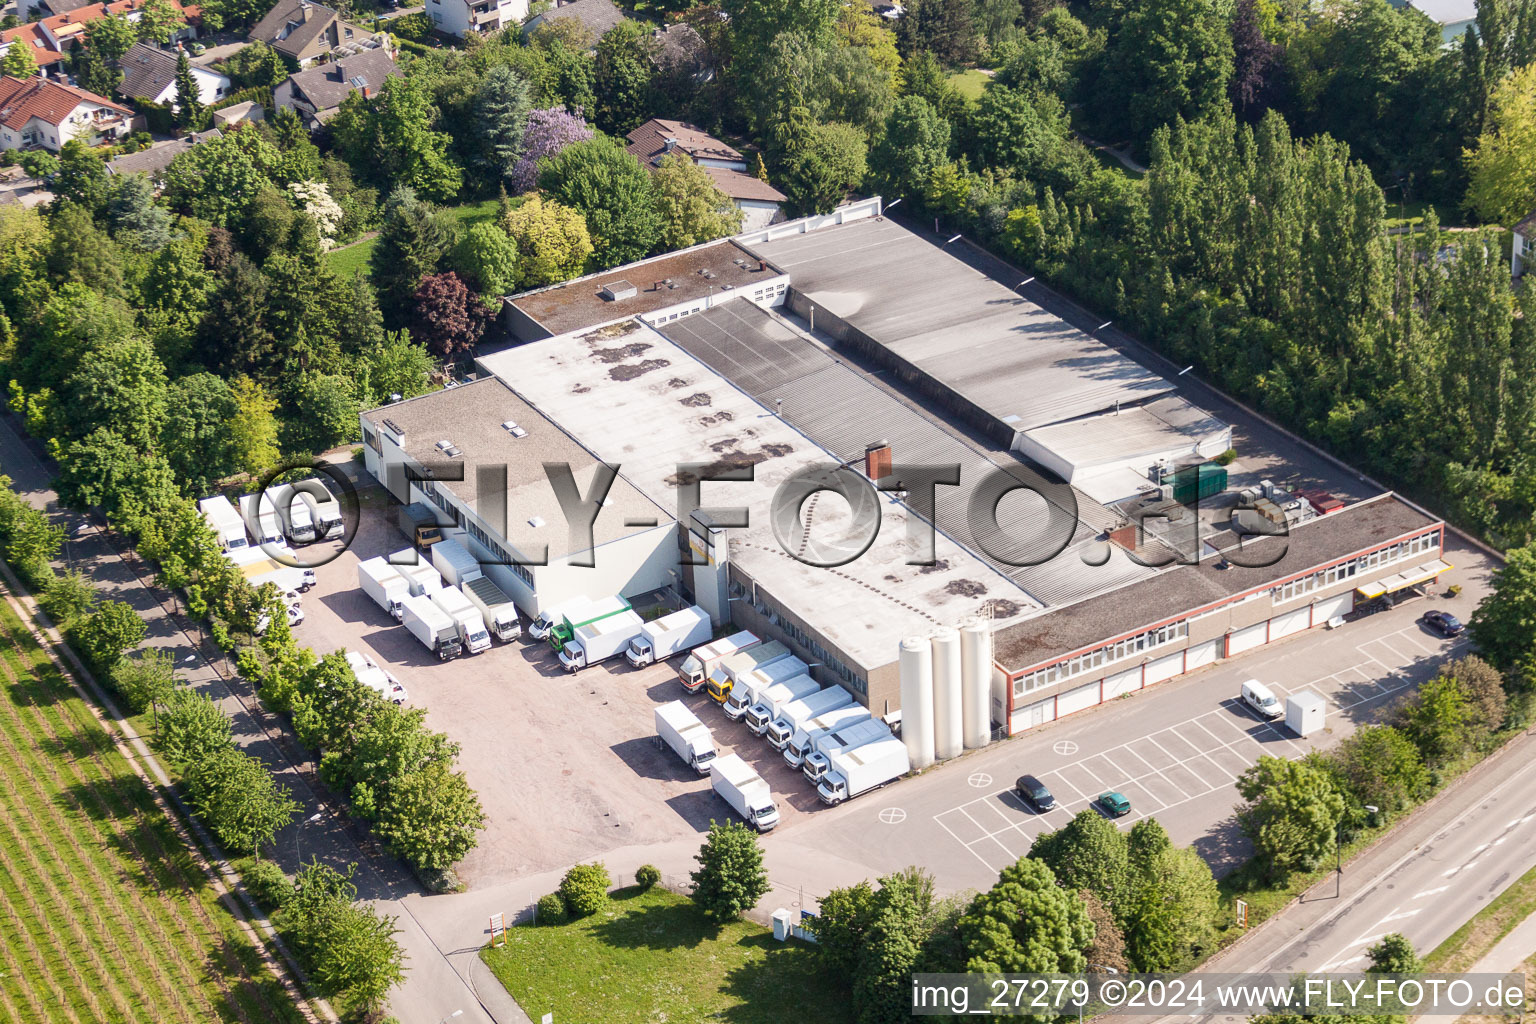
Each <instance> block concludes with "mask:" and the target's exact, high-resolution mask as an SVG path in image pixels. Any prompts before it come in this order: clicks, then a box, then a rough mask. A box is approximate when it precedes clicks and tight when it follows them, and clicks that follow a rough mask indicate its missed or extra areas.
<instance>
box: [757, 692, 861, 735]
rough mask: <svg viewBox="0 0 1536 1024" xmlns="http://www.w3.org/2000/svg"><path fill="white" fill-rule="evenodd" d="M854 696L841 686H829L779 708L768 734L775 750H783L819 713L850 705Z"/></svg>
mask: <svg viewBox="0 0 1536 1024" xmlns="http://www.w3.org/2000/svg"><path fill="white" fill-rule="evenodd" d="M852 703H853V696H852V695H851V694H850V693H849V692H848V691H847V690H845V689H843V688H842V687H841V686H829V687H827V688H826V689H825V690H817V691H816V692H815V693H812V694H809V695H808V696H805V697H801V698H800V699H799V700H792V701H790V702H789V703H788V704H786V705H784V706H783V707H782V708H780V709H779V713H778V714H777V715H775V716H774V719H773V721H771V722H769V723H768V728H767V730H766V735H767V737H768V742H769V743H771V744H772V745H773V749H774V750H783V749H784V747H785V746H786V745H787V744H788V743H789V741H790V738H791V737H792V736H794V734H795V732H796V731H797V730H799V729H800V727H801V726H803V725H805V723H806V722H809V721H810V720H811V719H813V718H815V717H816V716H817V715H824V714H826V713H827V712H829V711H836V710H837V709H838V708H845V707H848V706H849V705H850V704H852Z"/></svg>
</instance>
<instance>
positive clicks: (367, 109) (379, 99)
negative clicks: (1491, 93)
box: [331, 75, 463, 202]
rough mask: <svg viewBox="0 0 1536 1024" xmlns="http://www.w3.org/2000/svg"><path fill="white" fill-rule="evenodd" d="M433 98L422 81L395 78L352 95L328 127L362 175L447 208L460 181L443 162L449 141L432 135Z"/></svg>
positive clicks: (454, 169)
mask: <svg viewBox="0 0 1536 1024" xmlns="http://www.w3.org/2000/svg"><path fill="white" fill-rule="evenodd" d="M432 124H433V107H432V97H431V95H430V94H429V92H428V85H427V82H426V81H425V79H424V78H423V77H421V76H416V75H395V76H391V77H389V78H386V79H385V80H384V84H383V85H382V86H380V88H379V90H378V92H377V93H376V94H374V95H373V96H371V97H366V98H365V97H364V96H363V94H362V93H361V92H354V93H352V94H351V95H350V96H348V97H347V98H346V100H344V101H343V102H342V104H341V109H340V110H339V111H338V112H337V114H336V116H335V118H334V119H332V121H331V130H332V132H333V133H334V136H335V139H336V144H337V146H338V147H339V148H340V150H341V151H342V153H344V154H345V155H346V157H347V160H348V162H349V163H351V164H352V166H353V167H354V168H356V169H358V171H359V173H361V172H362V171H363V170H364V169H366V170H368V171H370V172H371V173H372V176H373V177H375V178H377V179H379V180H382V181H390V182H394V183H397V184H400V185H407V186H409V187H410V188H412V189H414V190H415V191H416V192H417V193H419V194H420V195H422V196H424V197H426V198H427V199H432V200H436V201H439V202H447V201H449V200H451V199H454V198H455V197H457V196H458V194H459V189H460V187H461V186H462V184H463V176H462V174H461V173H460V171H459V168H458V166H457V165H455V164H454V163H453V161H452V160H450V159H449V157H448V141H449V137H448V135H446V134H445V133H443V132H439V131H434V130H433V128H432Z"/></svg>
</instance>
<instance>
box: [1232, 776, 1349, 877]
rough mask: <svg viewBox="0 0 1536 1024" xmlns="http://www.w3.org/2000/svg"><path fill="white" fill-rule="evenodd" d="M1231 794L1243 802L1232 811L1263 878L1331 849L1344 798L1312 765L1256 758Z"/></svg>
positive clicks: (1306, 863)
mask: <svg viewBox="0 0 1536 1024" xmlns="http://www.w3.org/2000/svg"><path fill="white" fill-rule="evenodd" d="M1237 791H1238V793H1239V794H1241V795H1242V798H1243V799H1244V800H1246V801H1248V802H1247V803H1246V804H1245V805H1243V806H1240V807H1239V808H1238V810H1237V821H1238V825H1239V826H1240V827H1241V828H1242V830H1243V834H1244V835H1246V836H1247V837H1248V839H1249V841H1250V842H1252V843H1253V846H1254V851H1255V852H1256V853H1257V855H1258V856H1259V858H1260V862H1261V863H1262V864H1264V866H1265V875H1266V876H1268V877H1271V878H1274V877H1283V876H1285V875H1286V874H1288V873H1289V872H1291V871H1293V870H1296V869H1298V868H1300V869H1305V868H1310V867H1311V866H1312V865H1314V864H1316V863H1317V862H1318V861H1319V860H1321V859H1322V857H1323V856H1324V855H1325V854H1326V853H1327V852H1328V851H1329V850H1331V849H1332V848H1333V845H1334V843H1335V841H1336V838H1335V834H1334V833H1335V830H1336V829H1337V828H1338V824H1339V822H1340V820H1341V819H1342V818H1343V817H1344V798H1343V797H1342V796H1340V795H1339V793H1338V791H1337V790H1336V789H1334V786H1333V781H1332V780H1331V779H1330V778H1329V777H1328V775H1327V773H1326V772H1325V771H1324V770H1323V769H1321V768H1319V767H1318V766H1316V765H1313V764H1311V763H1308V762H1306V761H1291V760H1287V759H1286V758H1283V757H1268V756H1265V757H1261V758H1259V760H1258V763H1257V764H1255V765H1253V766H1251V767H1250V768H1249V769H1248V770H1247V771H1245V772H1243V774H1242V775H1240V776H1238V779H1237Z"/></svg>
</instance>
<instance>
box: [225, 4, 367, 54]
mask: <svg viewBox="0 0 1536 1024" xmlns="http://www.w3.org/2000/svg"><path fill="white" fill-rule="evenodd" d="M247 38H249V39H250V41H251V42H253V43H254V42H258V41H259V42H263V43H266V44H267V45H268V46H270V47H272V48H273V49H274V50H276V51H277V52H278V53H280V54H282V55H283V56H284V57H288V58H290V59H291V60H293V61H295V62H296V63H297V64H298V65H299V67H301V68H304V67H308V66H309V65H311V64H313V63H315V61H317V60H319V59H320V58H322V57H325V56H327V55H329V54H331V53H333V52H337V53H342V54H347V53H357V52H359V51H361V50H365V49H370V48H373V47H378V46H383V45H384V44H385V43H387V42H388V36H387V35H386V34H385V33H382V32H380V33H374V32H370V31H369V30H368V29H366V28H363V27H362V26H361V25H354V24H352V23H351V22H350V21H344V20H342V17H341V15H339V14H337V13H336V12H335V11H333V10H331V9H330V8H329V7H325V6H323V5H321V4H317V3H312V2H311V0H278V2H277V6H275V7H273V8H272V9H271V10H270V11H268V12H267V13H266V14H265V15H263V16H262V19H261V20H260V21H258V22H257V23H256V26H255V27H254V28H252V29H251V33H250V35H249V36H248V37H247Z"/></svg>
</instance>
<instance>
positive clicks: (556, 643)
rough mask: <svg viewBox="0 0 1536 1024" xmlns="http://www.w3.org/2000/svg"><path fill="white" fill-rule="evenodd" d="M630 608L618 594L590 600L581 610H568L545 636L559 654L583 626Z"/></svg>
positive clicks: (619, 613) (631, 635)
mask: <svg viewBox="0 0 1536 1024" xmlns="http://www.w3.org/2000/svg"><path fill="white" fill-rule="evenodd" d="M629 610H630V609H629V602H628V601H626V600H624V599H623V598H622V597H619V596H618V595H614V596H613V597H603V598H599V599H598V600H596V601H589V602H587V604H585V605H583V606H582V607H581V608H580V609H579V610H577V611H574V612H571V611H568V612H566V613H565V614H564V615H562V616H561V617H560V618H559V619H558V620H556V622H555V624H554V626H553V627H552V628H551V629H550V631H549V636H547V637H545V639H546V640H548V641H549V646H551V647H553V648H554V649H555V653H557V654H558V653H559V652H560V651H562V650H564V649H565V645H566V644H568V643H570V642H571V638H572V637H574V636H575V635H576V631H577V630H578V629H580V628H581V627H582V626H590V625H592V624H593V623H595V622H601V621H602V620H603V619H606V618H608V617H609V616H610V615H622V614H623V613H625V612H627V611H629ZM633 637H634V634H630V637H629V639H633ZM629 639H626V640H625V641H624V642H625V643H626V644H628V643H629ZM614 653H615V654H617V653H619V652H618V651H615V652H614Z"/></svg>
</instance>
